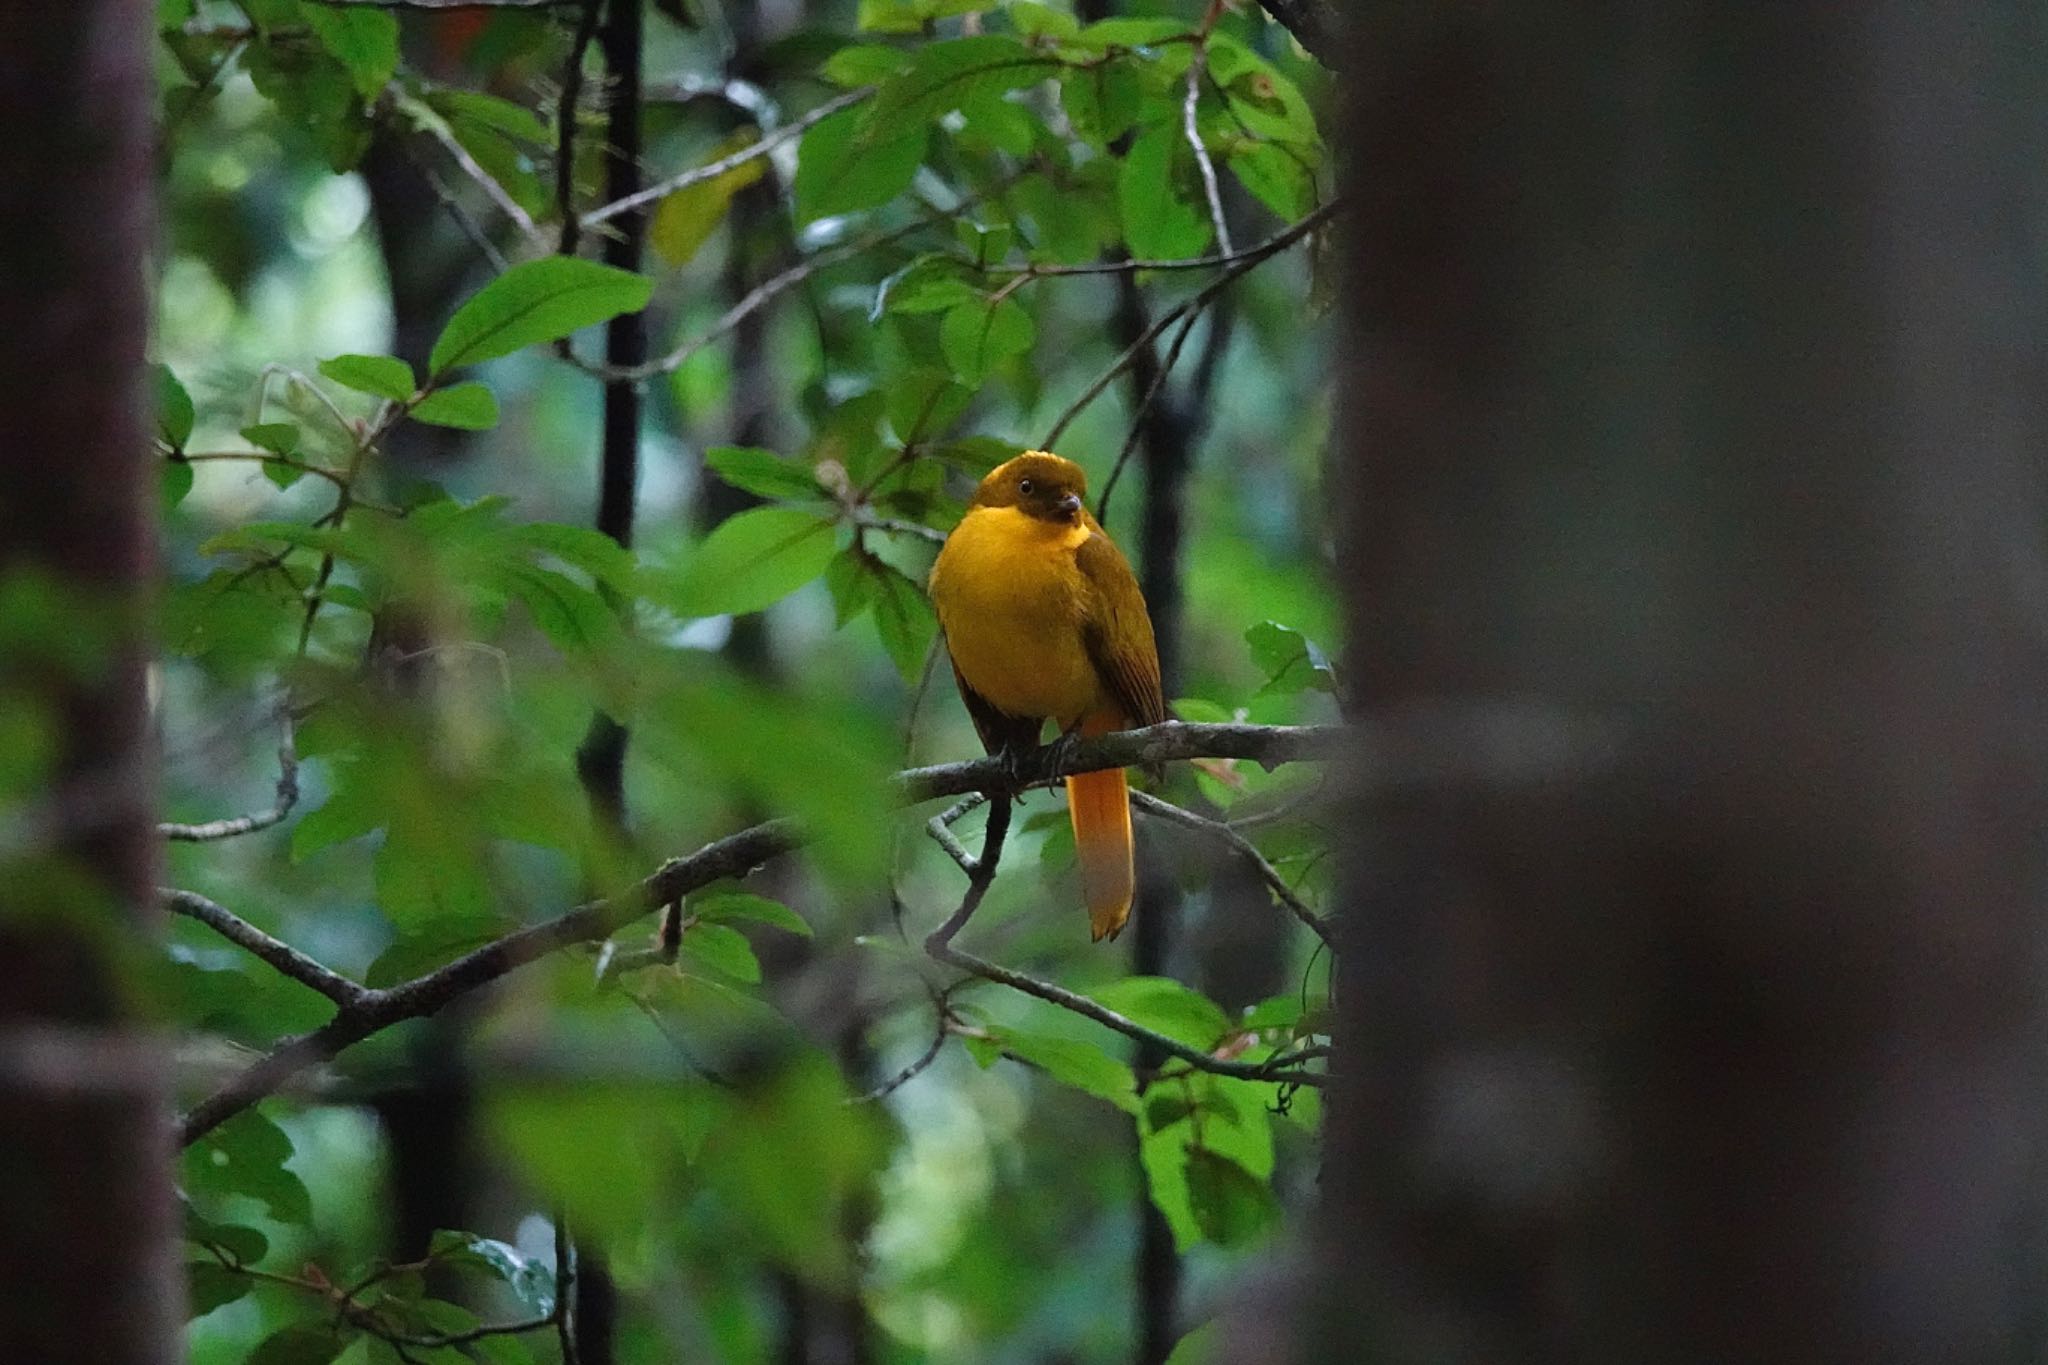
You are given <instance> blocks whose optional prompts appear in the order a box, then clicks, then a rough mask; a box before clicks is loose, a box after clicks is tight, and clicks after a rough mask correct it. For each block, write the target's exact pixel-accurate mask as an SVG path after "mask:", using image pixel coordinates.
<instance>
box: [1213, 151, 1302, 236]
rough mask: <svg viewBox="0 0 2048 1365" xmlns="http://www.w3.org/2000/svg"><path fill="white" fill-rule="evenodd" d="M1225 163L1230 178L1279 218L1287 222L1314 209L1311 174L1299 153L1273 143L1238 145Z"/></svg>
mask: <svg viewBox="0 0 2048 1365" xmlns="http://www.w3.org/2000/svg"><path fill="white" fill-rule="evenodd" d="M1228 161H1229V165H1230V170H1231V174H1233V175H1235V176H1236V177H1237V178H1238V180H1239V181H1240V182H1241V183H1242V184H1243V185H1244V187H1245V188H1246V189H1247V190H1250V191H1251V192H1252V196H1253V197H1254V198H1256V199H1257V200H1258V201H1259V202H1260V203H1262V204H1264V205H1265V206H1266V207H1267V208H1269V209H1271V210H1273V212H1274V213H1277V214H1278V215H1280V217H1282V218H1285V219H1287V220H1289V221H1290V222H1291V221H1293V220H1295V219H1298V218H1303V217H1306V216H1307V215H1308V214H1309V213H1310V212H1311V211H1312V210H1313V209H1314V208H1315V206H1316V177H1315V173H1314V172H1313V171H1311V170H1310V169H1309V168H1308V166H1307V165H1305V164H1304V161H1303V157H1302V155H1301V153H1300V152H1299V151H1297V150H1295V149H1293V148H1291V147H1286V146H1282V145H1281V144H1279V143H1275V142H1241V143H1239V144H1238V145H1237V146H1235V147H1233V148H1232V149H1231V150H1230V152H1229V154H1228Z"/></svg>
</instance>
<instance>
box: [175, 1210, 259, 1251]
mask: <svg viewBox="0 0 2048 1365" xmlns="http://www.w3.org/2000/svg"><path fill="white" fill-rule="evenodd" d="M179 1203H180V1204H182V1205H183V1206H184V1211H185V1240H186V1241H188V1242H192V1243H194V1244H196V1245H198V1246H203V1247H207V1248H210V1249H217V1250H218V1251H220V1252H221V1253H222V1254H224V1255H226V1256H228V1257H230V1258H232V1259H234V1260H236V1261H239V1262H241V1263H242V1264H243V1265H255V1264H256V1263H257V1262H258V1261H260V1260H262V1259H263V1258H264V1257H265V1256H268V1255H269V1254H270V1239H269V1238H267V1237H265V1236H264V1235H263V1234H262V1233H261V1232H259V1231H257V1230H256V1229H255V1228H246V1227H242V1226H240V1225H238V1224H234V1223H216V1222H214V1221H213V1220H212V1219H210V1218H208V1217H206V1216H205V1215H204V1214H202V1213H200V1212H199V1210H197V1209H195V1208H193V1207H192V1202H191V1200H189V1199H186V1198H185V1197H184V1196H183V1195H180V1196H179Z"/></svg>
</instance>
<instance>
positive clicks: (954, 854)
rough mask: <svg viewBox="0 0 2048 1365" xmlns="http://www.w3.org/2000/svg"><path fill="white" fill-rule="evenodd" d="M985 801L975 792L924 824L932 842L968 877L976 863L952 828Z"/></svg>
mask: <svg viewBox="0 0 2048 1365" xmlns="http://www.w3.org/2000/svg"><path fill="white" fill-rule="evenodd" d="M986 800H988V798H987V797H986V796H983V795H982V794H981V793H980V792H975V793H974V794H973V795H971V796H968V797H965V798H963V799H961V800H959V801H955V802H954V803H953V804H952V805H950V806H948V807H946V809H944V810H943V811H941V812H939V813H938V814H937V815H934V816H933V817H932V818H931V819H929V820H927V821H925V823H924V827H925V830H926V832H927V833H929V834H930V835H931V836H932V841H933V842H934V843H936V844H937V845H938V846H939V847H940V848H942V849H944V850H945V851H946V856H947V857H948V858H951V859H952V860H953V862H954V864H955V865H956V866H958V867H959V869H960V870H961V871H962V872H965V873H966V874H967V875H968V876H970V877H971V876H973V875H974V869H975V867H976V866H977V863H976V860H975V857H974V855H973V854H972V853H969V852H968V851H967V845H965V844H963V843H961V842H960V840H959V838H958V837H957V836H956V835H954V833H953V826H954V825H955V824H957V823H958V822H959V820H960V817H961V816H963V815H965V814H967V812H969V811H971V810H973V809H974V808H975V807H977V806H979V805H980V804H981V803H982V802H984V801H986Z"/></svg>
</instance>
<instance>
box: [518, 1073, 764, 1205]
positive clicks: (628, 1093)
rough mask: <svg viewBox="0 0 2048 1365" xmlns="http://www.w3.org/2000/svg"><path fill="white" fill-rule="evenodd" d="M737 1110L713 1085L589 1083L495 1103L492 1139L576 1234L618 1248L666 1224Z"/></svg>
mask: <svg viewBox="0 0 2048 1365" xmlns="http://www.w3.org/2000/svg"><path fill="white" fill-rule="evenodd" d="M728 1107H729V1103H728V1101H727V1100H726V1099H725V1097H724V1096H722V1095H719V1094H717V1093H716V1092H715V1091H713V1090H712V1089H711V1087H710V1086H708V1085H696V1084H691V1083H688V1082H674V1081H671V1082H664V1083H663V1084H660V1085H633V1084H628V1083H625V1082H619V1081H605V1080H602V1079H597V1078H586V1079H583V1080H580V1081H577V1082H575V1083H567V1084H555V1085H542V1084H535V1085H530V1086H521V1087H519V1088H516V1089H515V1088H509V1087H508V1088H504V1089H500V1090H498V1091H496V1092H494V1093H492V1094H490V1095H489V1096H487V1098H486V1100H485V1102H484V1106H483V1109H484V1130H485V1131H486V1132H487V1133H489V1134H490V1137H491V1140H492V1142H493V1144H494V1146H496V1147H497V1148H498V1149H499V1150H500V1151H502V1152H504V1153H505V1154H507V1155H508V1156H509V1157H510V1158H511V1160H512V1162H513V1163H514V1165H515V1166H516V1167H517V1168H518V1169H519V1170H520V1171H521V1172H523V1173H524V1174H525V1176H526V1177H527V1178H528V1179H529V1180H531V1181H532V1182H533V1186H534V1187H535V1188H536V1189H537V1191H538V1192H539V1193H540V1194H541V1195H542V1196H544V1197H546V1198H548V1199H551V1200H556V1201H559V1202H560V1203H561V1204H562V1205H563V1206H564V1207H565V1208H566V1211H567V1213H568V1216H569V1221H570V1223H571V1225H572V1226H573V1225H575V1224H576V1223H578V1222H580V1223H581V1224H582V1225H583V1226H584V1228H585V1229H586V1231H587V1233H588V1234H589V1235H591V1236H593V1237H601V1238H604V1239H606V1240H608V1241H616V1240H621V1239H624V1238H626V1237H627V1236H629V1235H630V1234H632V1233H634V1232H636V1231H637V1230H639V1229H642V1228H646V1227H649V1226H651V1225H654V1224H656V1223H657V1222H659V1221H660V1220H661V1219H662V1218H663V1216H664V1215H663V1209H664V1202H663V1199H662V1194H663V1192H664V1191H665V1190H668V1189H671V1188H673V1186H674V1184H675V1182H676V1181H677V1179H678V1178H679V1177H680V1176H681V1175H682V1173H683V1171H684V1169H685V1168H686V1167H687V1166H688V1165H689V1164H690V1163H691V1162H692V1161H693V1160H694V1159H695V1158H696V1156H697V1153H698V1152H699V1150H700V1149H701V1148H702V1147H703V1145H704V1139H705V1137H706V1136H707V1135H708V1134H709V1133H710V1132H711V1131H712V1129H713V1128H714V1127H716V1126H718V1125H719V1124H721V1122H722V1121H723V1119H724V1117H725V1111H726V1110H727V1108H728Z"/></svg>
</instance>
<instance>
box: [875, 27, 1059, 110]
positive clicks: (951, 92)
mask: <svg viewBox="0 0 2048 1365" xmlns="http://www.w3.org/2000/svg"><path fill="white" fill-rule="evenodd" d="M1060 66H1061V62H1060V60H1059V58H1057V57H1055V56H1053V55H1052V54H1051V53H1049V52H1042V51H1039V50H1037V49H1035V48H1031V47H1027V46H1026V45H1025V44H1023V43H1022V42H1019V41H1018V40H1017V39H1015V38H1012V37H1009V36H1008V35H1005V34H987V33H984V34H975V35H971V36H969V37H965V38H952V39H943V40H940V41H938V42H931V43H926V44H925V45H924V46H922V47H920V48H919V49H917V54H916V55H915V56H914V57H913V58H911V62H910V66H909V68H908V69H907V70H905V71H904V72H902V73H901V74H900V75H896V76H892V77H890V78H889V79H888V80H887V81H885V82H883V84H882V88H881V89H880V90H879V91H877V92H876V94H875V98H874V99H873V100H872V101H870V102H869V107H868V108H867V109H865V110H863V111H862V113H863V116H864V119H865V126H866V127H868V128H870V129H875V128H902V127H906V126H911V125H917V126H923V125H928V124H931V123H934V122H936V121H937V120H938V119H940V118H942V117H944V116H945V115H946V114H948V113H950V112H952V111H953V110H955V109H958V108H960V107H961V105H963V104H965V103H967V102H968V101H969V100H970V99H972V98H974V97H976V96H988V95H1000V94H1002V93H1003V92H1004V91H1006V90H1022V89H1024V88H1025V87H1027V86H1032V85H1036V84H1037V83H1038V82H1040V81H1042V80H1044V79H1045V78H1046V77H1047V76H1050V75H1053V74H1054V73H1056V72H1057V71H1059V69H1060Z"/></svg>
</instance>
